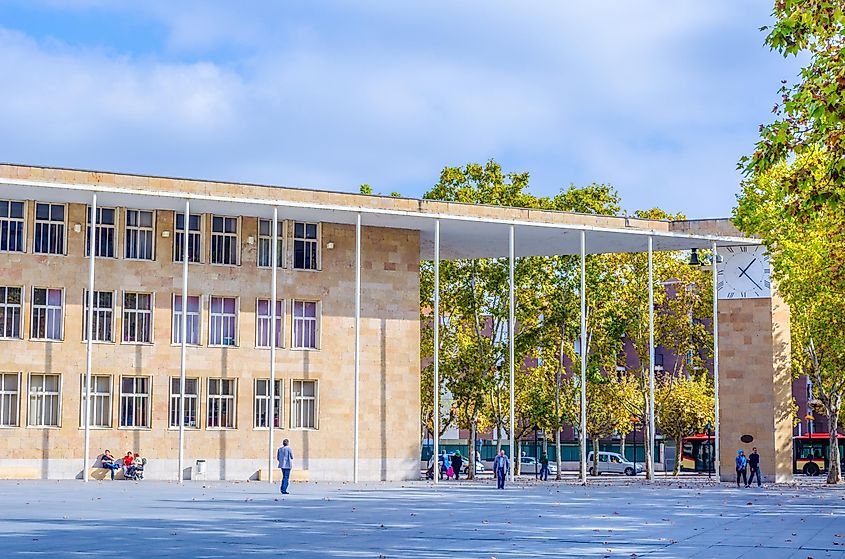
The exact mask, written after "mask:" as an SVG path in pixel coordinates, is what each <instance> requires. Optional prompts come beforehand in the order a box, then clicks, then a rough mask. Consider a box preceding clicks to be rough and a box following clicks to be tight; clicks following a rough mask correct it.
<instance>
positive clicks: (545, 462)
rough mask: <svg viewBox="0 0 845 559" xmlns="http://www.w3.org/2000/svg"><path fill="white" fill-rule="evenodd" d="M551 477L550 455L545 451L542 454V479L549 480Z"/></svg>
mask: <svg viewBox="0 0 845 559" xmlns="http://www.w3.org/2000/svg"><path fill="white" fill-rule="evenodd" d="M548 479H549V457H548V456H547V455H546V453H545V452H544V453H543V454H542V455H541V456H540V481H548Z"/></svg>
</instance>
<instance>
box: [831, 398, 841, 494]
mask: <svg viewBox="0 0 845 559" xmlns="http://www.w3.org/2000/svg"><path fill="white" fill-rule="evenodd" d="M833 398H836V400H837V402H836V403H835V404H834V403H833V402H831V405H829V406H828V410H827V411H828V413H829V415H828V422H829V423H828V425H829V429H828V436H829V437H830V439H829V440H830V451H829V452H828V467H827V483H830V484H834V483H839V482H841V481H842V468H841V464H840V462H839V460H840V457H839V440H838V439H837V434H838V433H837V431H838V429H839V408H840V406H841V401H840V400H839V397H836V396H834V397H833Z"/></svg>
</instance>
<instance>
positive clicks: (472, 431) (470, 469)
mask: <svg viewBox="0 0 845 559" xmlns="http://www.w3.org/2000/svg"><path fill="white" fill-rule="evenodd" d="M477 431H478V418H473V420H472V423H470V425H469V445H467V454H469V456H467V464H469V465H468V466H467V479H475V435H476V433H477ZM456 473H457V472H456Z"/></svg>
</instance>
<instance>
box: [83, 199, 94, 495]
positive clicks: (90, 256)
mask: <svg viewBox="0 0 845 559" xmlns="http://www.w3.org/2000/svg"><path fill="white" fill-rule="evenodd" d="M89 220H90V221H89V223H90V224H91V230H90V231H89V232H88V246H89V247H90V250H89V251H88V252H89V254H88V295H87V298H88V312H87V316H88V325H87V329H86V330H87V332H86V333H87V334H88V340H87V342H88V343H87V345H86V351H85V422H84V425H85V456H84V457H83V462H82V479H83V480H85V481H86V482H87V481H88V458H89V454H90V451H91V360H92V353H93V351H94V258H95V255H96V254H97V194H96V193H94V194H92V195H91V216H90V218H89Z"/></svg>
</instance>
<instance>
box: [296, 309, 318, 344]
mask: <svg viewBox="0 0 845 559" xmlns="http://www.w3.org/2000/svg"><path fill="white" fill-rule="evenodd" d="M293 348H294V349H317V303H316V302H314V301H294V302H293Z"/></svg>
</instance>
